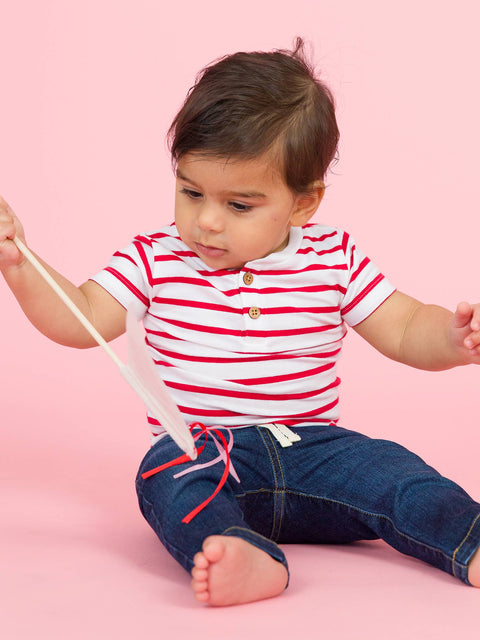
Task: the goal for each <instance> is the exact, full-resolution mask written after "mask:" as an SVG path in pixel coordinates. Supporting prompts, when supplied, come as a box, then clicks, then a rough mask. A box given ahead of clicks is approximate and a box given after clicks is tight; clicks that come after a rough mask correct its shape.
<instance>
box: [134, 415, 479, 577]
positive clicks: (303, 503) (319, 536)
mask: <svg viewBox="0 0 480 640" xmlns="http://www.w3.org/2000/svg"><path fill="white" fill-rule="evenodd" d="M293 431H295V432H296V433H297V434H298V435H300V436H301V440H300V441H299V442H295V443H294V444H293V445H292V446H289V447H285V448H283V447H282V446H280V444H279V442H278V441H277V439H276V438H275V437H273V435H272V433H271V432H270V431H269V430H268V429H267V428H266V427H262V426H255V427H247V428H242V429H235V430H233V431H232V433H233V436H234V445H233V449H232V451H231V460H232V464H233V468H234V470H235V471H236V473H237V474H238V478H239V480H240V481H239V482H238V481H237V480H236V479H235V478H234V476H233V475H232V474H230V475H229V477H228V479H227V482H226V483H225V485H224V486H223V488H222V489H221V491H220V492H219V493H218V494H217V495H216V496H215V498H213V500H212V501H211V502H210V503H209V504H208V505H207V506H206V508H205V509H203V510H202V511H201V512H200V513H199V514H198V515H197V516H196V517H195V518H194V519H193V520H192V521H191V522H189V523H188V524H185V523H182V518H183V517H184V516H186V515H187V514H188V513H189V512H190V511H192V510H193V509H194V508H195V507H197V505H198V504H200V503H201V502H203V501H204V500H205V499H206V498H207V497H208V496H209V495H211V494H212V493H213V491H214V490H215V488H216V487H217V485H218V482H219V480H220V478H221V476H222V473H223V471H224V468H225V467H224V463H223V462H219V463H217V464H214V465H212V466H209V467H207V468H204V469H200V470H196V471H194V472H191V473H188V474H186V475H183V476H181V477H177V478H174V476H175V475H176V474H178V472H179V471H182V469H183V470H184V469H185V468H186V467H189V466H190V465H192V464H195V463H192V462H187V463H184V464H182V465H179V466H176V467H171V468H168V469H165V470H163V471H161V472H160V473H157V474H156V475H153V476H151V477H150V478H148V479H146V480H143V479H142V478H141V475H140V474H141V473H143V472H145V471H148V470H150V469H152V468H155V467H157V466H159V465H162V464H164V463H166V462H168V461H170V460H172V459H174V458H176V457H178V456H179V455H180V453H181V452H180V450H179V449H178V447H177V445H176V444H175V443H174V442H173V441H172V440H171V439H170V438H169V437H165V438H164V439H163V440H161V441H160V442H158V443H157V444H156V445H155V446H154V447H152V449H150V451H149V452H148V453H147V455H146V456H145V458H144V460H143V461H142V464H141V466H140V470H139V473H138V476H137V493H138V497H139V503H140V508H141V510H142V513H143V515H144V516H145V518H146V520H147V521H148V522H149V524H150V525H151V527H152V528H153V529H154V531H155V532H156V534H157V535H158V537H159V538H160V540H161V541H162V543H163V544H164V546H165V547H166V548H167V550H168V551H169V552H170V553H171V554H172V556H173V557H174V558H175V559H176V560H177V561H178V562H180V564H181V565H182V566H183V567H185V569H187V571H190V570H191V569H192V567H193V556H194V555H195V553H196V552H197V551H199V550H200V549H201V547H202V543H203V541H204V539H205V538H206V537H207V536H209V535H213V534H222V535H231V536H238V537H240V538H243V539H244V540H247V541H248V542H250V543H251V544H253V545H255V546H257V547H259V548H260V549H262V550H264V551H266V552H267V553H268V554H270V555H271V556H272V557H273V558H275V559H276V560H278V561H279V562H281V563H283V564H284V565H285V567H287V570H288V566H287V562H286V559H285V555H284V553H283V551H282V550H281V549H280V547H279V546H278V544H281V543H295V542H296V543H329V544H332V543H348V542H353V541H356V540H374V539H378V538H382V539H383V540H385V541H386V542H387V543H388V544H390V545H391V546H392V547H394V548H395V549H397V550H398V551H400V552H402V553H404V554H407V555H410V556H414V557H415V558H419V559H421V560H423V561H425V562H427V563H429V564H431V565H434V566H436V567H438V568H439V569H442V570H443V571H446V572H448V573H450V574H452V575H454V576H456V577H457V578H459V579H460V580H463V581H464V582H466V583H467V584H468V579H467V570H468V562H469V560H470V559H471V557H472V555H473V553H474V552H475V550H476V549H477V548H478V546H479V545H480V504H479V503H477V502H475V501H474V500H472V498H470V497H469V496H468V494H467V493H466V492H465V491H464V490H463V489H462V488H461V487H459V486H458V485H457V484H455V483H454V482H452V481H450V480H448V479H446V478H444V477H442V476H441V475H440V474H439V473H437V472H436V471H435V470H434V469H432V468H431V467H429V466H428V465H427V464H426V463H425V462H424V461H423V460H421V459H420V458H419V457H418V456H416V455H415V454H413V453H411V452H410V451H408V450H407V449H405V448H404V447H402V446H400V445H398V444H396V443H394V442H389V441H387V440H376V439H371V438H368V437H367V436H364V435H362V434H360V433H356V432H354V431H348V430H346V429H342V428H340V427H338V426H335V425H312V426H302V427H298V428H296V429H293ZM217 456H218V450H217V447H216V445H215V443H214V441H213V440H211V439H209V440H208V441H207V445H206V447H205V449H204V451H203V452H202V454H201V456H200V457H199V458H198V460H197V463H202V462H205V461H208V460H210V459H213V458H216V457H217Z"/></svg>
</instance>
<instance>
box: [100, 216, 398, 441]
mask: <svg viewBox="0 0 480 640" xmlns="http://www.w3.org/2000/svg"><path fill="white" fill-rule="evenodd" d="M245 273H251V274H252V275H253V282H252V283H251V284H245V281H244V279H243V277H244V274H245ZM93 279H94V280H95V281H96V282H97V283H98V284H100V285H101V286H102V287H104V288H105V289H106V290H107V291H109V293H111V294H112V295H113V296H114V297H115V298H116V299H117V300H118V301H119V302H120V303H121V304H122V305H123V306H125V307H128V306H129V305H131V304H134V305H135V308H136V313H137V316H138V317H139V318H141V317H143V321H144V326H145V329H146V332H147V343H148V346H149V349H150V352H151V354H152V357H153V359H154V361H155V363H156V365H157V367H158V371H159V373H160V375H161V377H162V378H163V380H164V381H165V383H166V385H167V387H168V388H169V391H170V393H171V395H172V397H173V400H174V401H175V403H176V404H177V405H178V406H179V408H180V411H181V413H182V415H183V417H184V419H185V421H186V422H187V423H191V422H195V421H199V422H202V423H203V424H205V425H213V424H222V425H225V426H229V427H230V426H233V427H235V426H246V425H251V424H265V423H271V422H278V423H283V424H287V425H295V424H302V423H303V424H307V423H312V422H322V423H325V422H331V421H337V420H338V385H339V382H340V381H339V379H338V378H337V374H336V366H335V365H336V361H337V360H338V357H339V354H340V349H341V346H342V339H343V337H344V335H345V333H346V325H345V323H347V324H349V325H351V326H354V325H356V324H358V323H359V322H361V321H362V320H364V319H365V318H367V317H368V316H369V315H370V314H371V313H372V312H373V311H375V309H377V307H379V306H380V304H382V302H384V301H385V300H386V298H388V297H389V296H390V295H391V294H392V293H393V291H394V287H393V286H392V285H391V284H390V283H389V282H388V281H387V280H386V279H385V278H384V276H383V275H382V274H381V273H379V271H378V269H377V268H376V267H375V265H374V264H373V263H372V262H371V261H370V260H369V259H368V258H367V257H366V256H365V255H364V254H363V253H362V252H361V251H359V250H358V249H357V248H356V247H355V244H354V241H353V240H352V238H351V237H350V236H349V235H348V234H347V233H345V232H344V231H340V230H338V229H334V228H332V227H326V226H323V225H307V226H306V227H304V228H303V229H300V228H297V227H295V228H292V230H291V233H290V239H289V243H288V246H287V247H286V248H285V249H284V250H283V251H281V252H278V253H273V254H271V255H269V256H267V257H265V258H262V259H260V260H255V261H252V262H249V263H247V264H246V265H245V267H244V268H243V269H241V270H224V271H215V270H214V269H211V268H209V267H208V266H206V265H205V264H204V263H203V261H202V260H201V259H200V258H199V257H197V256H196V254H195V253H193V252H192V251H190V250H189V249H188V247H187V246H186V245H185V244H184V243H183V242H182V241H181V239H180V238H179V236H178V233H177V230H176V228H175V226H174V225H172V226H170V227H164V228H163V229H161V230H160V231H158V232H155V233H151V234H148V235H143V236H137V237H136V238H135V240H134V241H133V242H132V244H130V245H129V246H128V247H126V248H125V249H123V250H121V251H119V252H117V253H116V254H115V255H114V256H113V257H112V259H111V261H110V263H109V265H108V267H107V268H106V269H105V270H103V271H101V272H100V273H99V274H97V275H96V276H95V277H94V278H93ZM247 281H248V279H247ZM252 307H257V308H258V309H259V310H260V315H259V317H256V318H252V317H251V316H250V315H249V310H250V309H251V308H252ZM253 315H254V314H253ZM149 422H150V424H151V427H152V434H153V437H154V439H156V438H157V437H158V436H159V435H161V434H162V428H161V426H159V425H158V423H157V422H156V421H155V420H153V419H151V418H150V419H149Z"/></svg>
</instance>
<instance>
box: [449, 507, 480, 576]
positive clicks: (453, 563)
mask: <svg viewBox="0 0 480 640" xmlns="http://www.w3.org/2000/svg"><path fill="white" fill-rule="evenodd" d="M479 518H480V513H479V514H478V515H477V517H476V518H475V520H474V521H473V522H472V525H471V527H470V529H469V530H468V531H467V534H466V536H465V537H464V538H463V540H462V541H461V542H460V544H459V545H458V547H457V548H456V549H455V551H454V552H453V556H452V571H453V575H454V576H455V577H458V576H457V573H456V569H455V562H456V557H457V553H458V552H459V551H460V549H461V548H462V547H463V545H464V544H465V542H466V541H467V540H468V538H469V537H470V534H471V533H472V531H473V529H474V527H475V525H476V524H477V521H478V519H479ZM459 566H460V567H463V568H465V569H466V568H467V567H468V564H460V563H459Z"/></svg>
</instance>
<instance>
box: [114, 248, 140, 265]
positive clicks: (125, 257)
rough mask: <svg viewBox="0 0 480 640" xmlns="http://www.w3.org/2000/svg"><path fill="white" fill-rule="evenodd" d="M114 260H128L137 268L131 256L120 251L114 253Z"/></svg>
mask: <svg viewBox="0 0 480 640" xmlns="http://www.w3.org/2000/svg"><path fill="white" fill-rule="evenodd" d="M113 257H114V258H124V259H125V260H129V261H130V262H131V263H132V264H134V265H135V266H136V267H138V264H137V263H136V262H135V260H134V259H133V258H132V256H129V255H127V254H126V253H122V252H121V251H116V252H115V253H114V254H113Z"/></svg>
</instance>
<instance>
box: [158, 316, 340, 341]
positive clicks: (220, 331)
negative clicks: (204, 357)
mask: <svg viewBox="0 0 480 640" xmlns="http://www.w3.org/2000/svg"><path fill="white" fill-rule="evenodd" d="M151 315H152V316H153V314H151ZM154 317H155V316H154ZM162 320H163V322H166V323H168V324H172V325H174V326H175V327H181V328H182V329H189V330H190V331H195V332H201V333H213V334H216V335H227V336H241V337H259V338H267V337H270V336H296V335H300V334H302V335H304V334H309V333H323V332H324V331H330V330H331V329H337V328H338V327H339V326H341V323H340V324H332V325H323V326H316V327H305V328H297V329H278V330H273V329H272V330H270V331H253V330H252V331H250V330H249V331H243V330H235V329H225V328H223V327H211V326H201V325H198V324H191V323H190V322H183V321H181V320H173V319H171V318H162Z"/></svg>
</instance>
